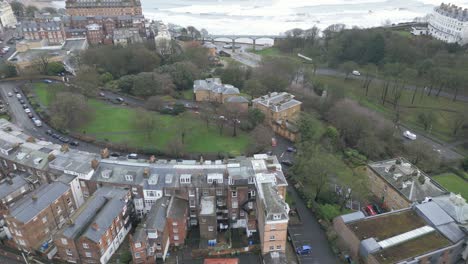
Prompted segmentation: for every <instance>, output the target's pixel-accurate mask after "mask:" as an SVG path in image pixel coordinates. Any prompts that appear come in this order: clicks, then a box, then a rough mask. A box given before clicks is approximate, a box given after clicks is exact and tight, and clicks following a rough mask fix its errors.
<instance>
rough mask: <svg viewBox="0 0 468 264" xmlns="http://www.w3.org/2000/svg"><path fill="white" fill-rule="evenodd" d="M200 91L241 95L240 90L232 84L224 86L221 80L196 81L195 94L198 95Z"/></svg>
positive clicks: (194, 84) (194, 85)
mask: <svg viewBox="0 0 468 264" xmlns="http://www.w3.org/2000/svg"><path fill="white" fill-rule="evenodd" d="M198 91H211V92H213V93H218V94H240V92H239V89H238V88H236V87H234V86H232V85H230V84H222V83H221V79H219V78H208V79H205V80H196V81H194V83H193V92H194V93H196V92H198Z"/></svg>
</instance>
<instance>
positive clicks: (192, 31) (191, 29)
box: [187, 26, 201, 40]
mask: <svg viewBox="0 0 468 264" xmlns="http://www.w3.org/2000/svg"><path fill="white" fill-rule="evenodd" d="M187 33H188V35H189V36H190V38H192V39H193V40H195V39H199V38H200V37H201V33H200V31H198V29H196V28H195V27H193V26H188V27H187Z"/></svg>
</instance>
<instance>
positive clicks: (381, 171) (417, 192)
mask: <svg viewBox="0 0 468 264" xmlns="http://www.w3.org/2000/svg"><path fill="white" fill-rule="evenodd" d="M368 167H369V168H370V169H371V170H372V171H373V172H375V173H376V174H377V175H379V176H380V177H382V178H383V179H384V180H385V181H387V182H388V183H389V184H390V185H391V186H393V187H394V189H395V190H397V191H398V192H399V193H400V194H401V195H402V196H404V197H405V198H406V199H407V200H408V201H411V202H421V201H423V200H424V199H425V198H426V197H436V196H440V195H443V194H445V193H447V191H446V190H445V189H444V188H443V187H442V186H440V185H439V184H437V183H436V182H434V181H433V180H432V179H431V178H430V177H429V176H427V175H426V174H425V173H424V172H422V171H421V170H419V169H418V168H417V167H416V166H414V165H413V164H411V163H410V162H408V161H407V160H406V159H404V158H396V159H391V160H385V161H379V162H374V163H370V164H368Z"/></svg>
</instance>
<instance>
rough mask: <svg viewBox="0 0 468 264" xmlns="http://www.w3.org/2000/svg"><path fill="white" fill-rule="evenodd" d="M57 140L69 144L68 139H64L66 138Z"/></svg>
mask: <svg viewBox="0 0 468 264" xmlns="http://www.w3.org/2000/svg"><path fill="white" fill-rule="evenodd" d="M59 140H60V141H62V142H63V143H68V142H70V139H68V138H66V137H60V138H59Z"/></svg>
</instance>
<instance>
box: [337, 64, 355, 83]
mask: <svg viewBox="0 0 468 264" xmlns="http://www.w3.org/2000/svg"><path fill="white" fill-rule="evenodd" d="M357 66H358V65H357V63H355V62H354V61H346V62H344V63H343V64H341V65H340V70H341V71H343V72H344V73H345V80H347V79H348V77H349V75H350V74H351V73H352V72H353V71H354V70H355V69H356V68H357Z"/></svg>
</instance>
